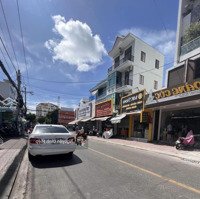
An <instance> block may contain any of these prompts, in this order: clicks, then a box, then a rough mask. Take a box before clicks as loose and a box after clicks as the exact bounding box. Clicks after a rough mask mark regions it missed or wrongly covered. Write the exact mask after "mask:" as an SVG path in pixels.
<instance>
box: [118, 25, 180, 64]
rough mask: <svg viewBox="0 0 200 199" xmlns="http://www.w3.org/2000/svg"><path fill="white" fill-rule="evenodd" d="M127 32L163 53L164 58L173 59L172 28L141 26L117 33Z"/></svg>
mask: <svg viewBox="0 0 200 199" xmlns="http://www.w3.org/2000/svg"><path fill="white" fill-rule="evenodd" d="M129 32H131V33H132V34H134V35H135V36H137V37H139V38H140V39H142V40H143V41H145V42H146V43H148V44H150V45H152V46H153V47H155V48H156V49H157V50H159V51H160V52H162V53H163V54H164V55H165V58H166V60H168V61H171V62H172V61H173V57H174V53H175V40H176V31H174V30H169V29H168V30H166V31H165V30H149V29H142V28H130V29H124V30H121V31H120V32H119V33H120V34H122V35H126V34H128V33H129Z"/></svg>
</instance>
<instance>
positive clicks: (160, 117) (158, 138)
mask: <svg viewBox="0 0 200 199" xmlns="http://www.w3.org/2000/svg"><path fill="white" fill-rule="evenodd" d="M161 119H162V110H160V113H159V123H158V137H157V140H160V127H161Z"/></svg>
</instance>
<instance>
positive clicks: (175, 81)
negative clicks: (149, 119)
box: [146, 0, 200, 142]
mask: <svg viewBox="0 0 200 199" xmlns="http://www.w3.org/2000/svg"><path fill="white" fill-rule="evenodd" d="M146 108H151V109H152V110H153V111H154V119H153V120H154V125H153V132H154V135H153V139H154V140H162V141H166V142H173V141H175V140H176V139H177V138H178V137H179V136H185V135H186V134H187V132H188V131H189V130H191V129H192V130H193V132H194V133H195V134H198V133H199V132H200V123H199V119H200V1H199V0H180V1H179V11H178V22H177V38H176V52H175V65H174V67H173V68H172V69H171V70H169V71H168V81H167V88H165V89H163V90H159V91H156V92H154V93H151V94H150V96H149V98H148V100H147V104H146ZM168 125H171V126H172V131H171V132H169V130H168Z"/></svg>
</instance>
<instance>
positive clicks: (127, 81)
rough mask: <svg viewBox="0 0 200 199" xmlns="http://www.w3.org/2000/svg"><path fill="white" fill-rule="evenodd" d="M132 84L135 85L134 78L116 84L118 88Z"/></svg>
mask: <svg viewBox="0 0 200 199" xmlns="http://www.w3.org/2000/svg"><path fill="white" fill-rule="evenodd" d="M128 85H129V86H132V85H133V80H131V79H128V80H123V81H121V82H119V83H117V84H116V88H120V87H122V86H128Z"/></svg>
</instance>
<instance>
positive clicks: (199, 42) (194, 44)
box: [180, 37, 200, 55]
mask: <svg viewBox="0 0 200 199" xmlns="http://www.w3.org/2000/svg"><path fill="white" fill-rule="evenodd" d="M199 47H200V37H197V38H196V39H194V40H192V41H190V42H188V43H187V44H184V45H183V46H181V52H180V54H181V55H185V54H187V53H189V52H191V51H193V50H195V49H197V48H199Z"/></svg>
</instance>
